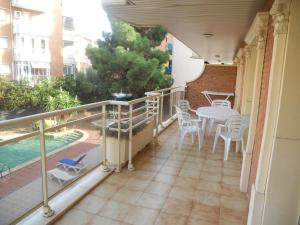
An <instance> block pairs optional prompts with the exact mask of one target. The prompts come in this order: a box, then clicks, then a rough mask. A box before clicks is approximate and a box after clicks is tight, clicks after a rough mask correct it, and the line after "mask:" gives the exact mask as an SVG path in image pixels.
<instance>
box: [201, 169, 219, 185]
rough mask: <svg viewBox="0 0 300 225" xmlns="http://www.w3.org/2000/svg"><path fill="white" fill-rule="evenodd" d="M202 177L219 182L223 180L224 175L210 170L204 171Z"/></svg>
mask: <svg viewBox="0 0 300 225" xmlns="http://www.w3.org/2000/svg"><path fill="white" fill-rule="evenodd" d="M200 179H202V180H206V181H211V182H217V183H219V182H221V179H222V175H221V174H220V173H210V172H206V171H202V172H201V175H200Z"/></svg>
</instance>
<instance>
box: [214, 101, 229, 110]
mask: <svg viewBox="0 0 300 225" xmlns="http://www.w3.org/2000/svg"><path fill="white" fill-rule="evenodd" d="M211 106H212V107H216V106H223V107H228V108H230V109H231V102H230V101H228V100H222V99H215V100H212V102H211Z"/></svg>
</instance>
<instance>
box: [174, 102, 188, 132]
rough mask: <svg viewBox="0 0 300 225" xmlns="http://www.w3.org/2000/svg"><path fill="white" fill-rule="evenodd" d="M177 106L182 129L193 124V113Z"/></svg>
mask: <svg viewBox="0 0 300 225" xmlns="http://www.w3.org/2000/svg"><path fill="white" fill-rule="evenodd" d="M175 108H176V114H177V118H178V125H179V128H180V129H181V128H183V127H186V126H190V125H192V122H191V115H190V114H189V113H187V112H183V111H182V110H181V109H180V108H179V107H178V106H175Z"/></svg>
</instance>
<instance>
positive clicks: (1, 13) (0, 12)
mask: <svg viewBox="0 0 300 225" xmlns="http://www.w3.org/2000/svg"><path fill="white" fill-rule="evenodd" d="M5 20H6V10H5V9H0V21H5Z"/></svg>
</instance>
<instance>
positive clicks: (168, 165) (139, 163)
mask: <svg viewBox="0 0 300 225" xmlns="http://www.w3.org/2000/svg"><path fill="white" fill-rule="evenodd" d="M176 139H177V124H176V123H174V124H173V125H172V126H171V127H170V128H168V129H167V130H166V131H165V132H163V133H162V134H161V135H160V136H159V143H160V145H159V146H158V147H155V148H150V147H149V148H147V149H144V150H143V151H142V152H140V154H138V156H137V157H136V158H135V159H134V165H135V167H136V170H135V171H133V172H128V171H127V170H126V169H124V170H123V171H122V172H121V173H118V174H113V175H111V176H110V177H109V178H108V179H106V180H105V181H104V182H103V183H101V184H100V185H99V186H98V187H96V189H95V190H94V191H92V192H91V193H90V194H88V195H87V196H86V197H85V198H84V199H83V200H81V201H80V202H79V203H78V204H77V205H76V206H75V207H73V208H72V209H71V210H70V211H69V212H67V213H66V214H65V215H64V216H63V217H62V218H61V219H60V220H59V221H57V222H56V224H57V225H69V224H72V225H125V224H127V225H128V224H136V225H153V224H155V225H196V224H197V225H245V224H246V221H247V212H248V200H247V198H246V195H245V194H244V193H240V192H239V180H240V179H239V176H240V172H241V171H240V170H241V160H242V154H241V153H235V152H234V146H232V151H231V152H230V154H229V159H228V161H226V162H224V161H223V151H224V150H223V149H224V145H223V143H222V142H221V141H220V142H219V145H218V147H217V152H216V153H215V154H212V153H211V148H212V140H211V139H207V138H206V142H205V144H204V146H203V148H202V150H201V152H198V151H197V150H196V149H197V148H196V146H191V145H184V146H183V149H182V150H181V151H179V150H177V149H176ZM186 143H189V140H187V142H186Z"/></svg>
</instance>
